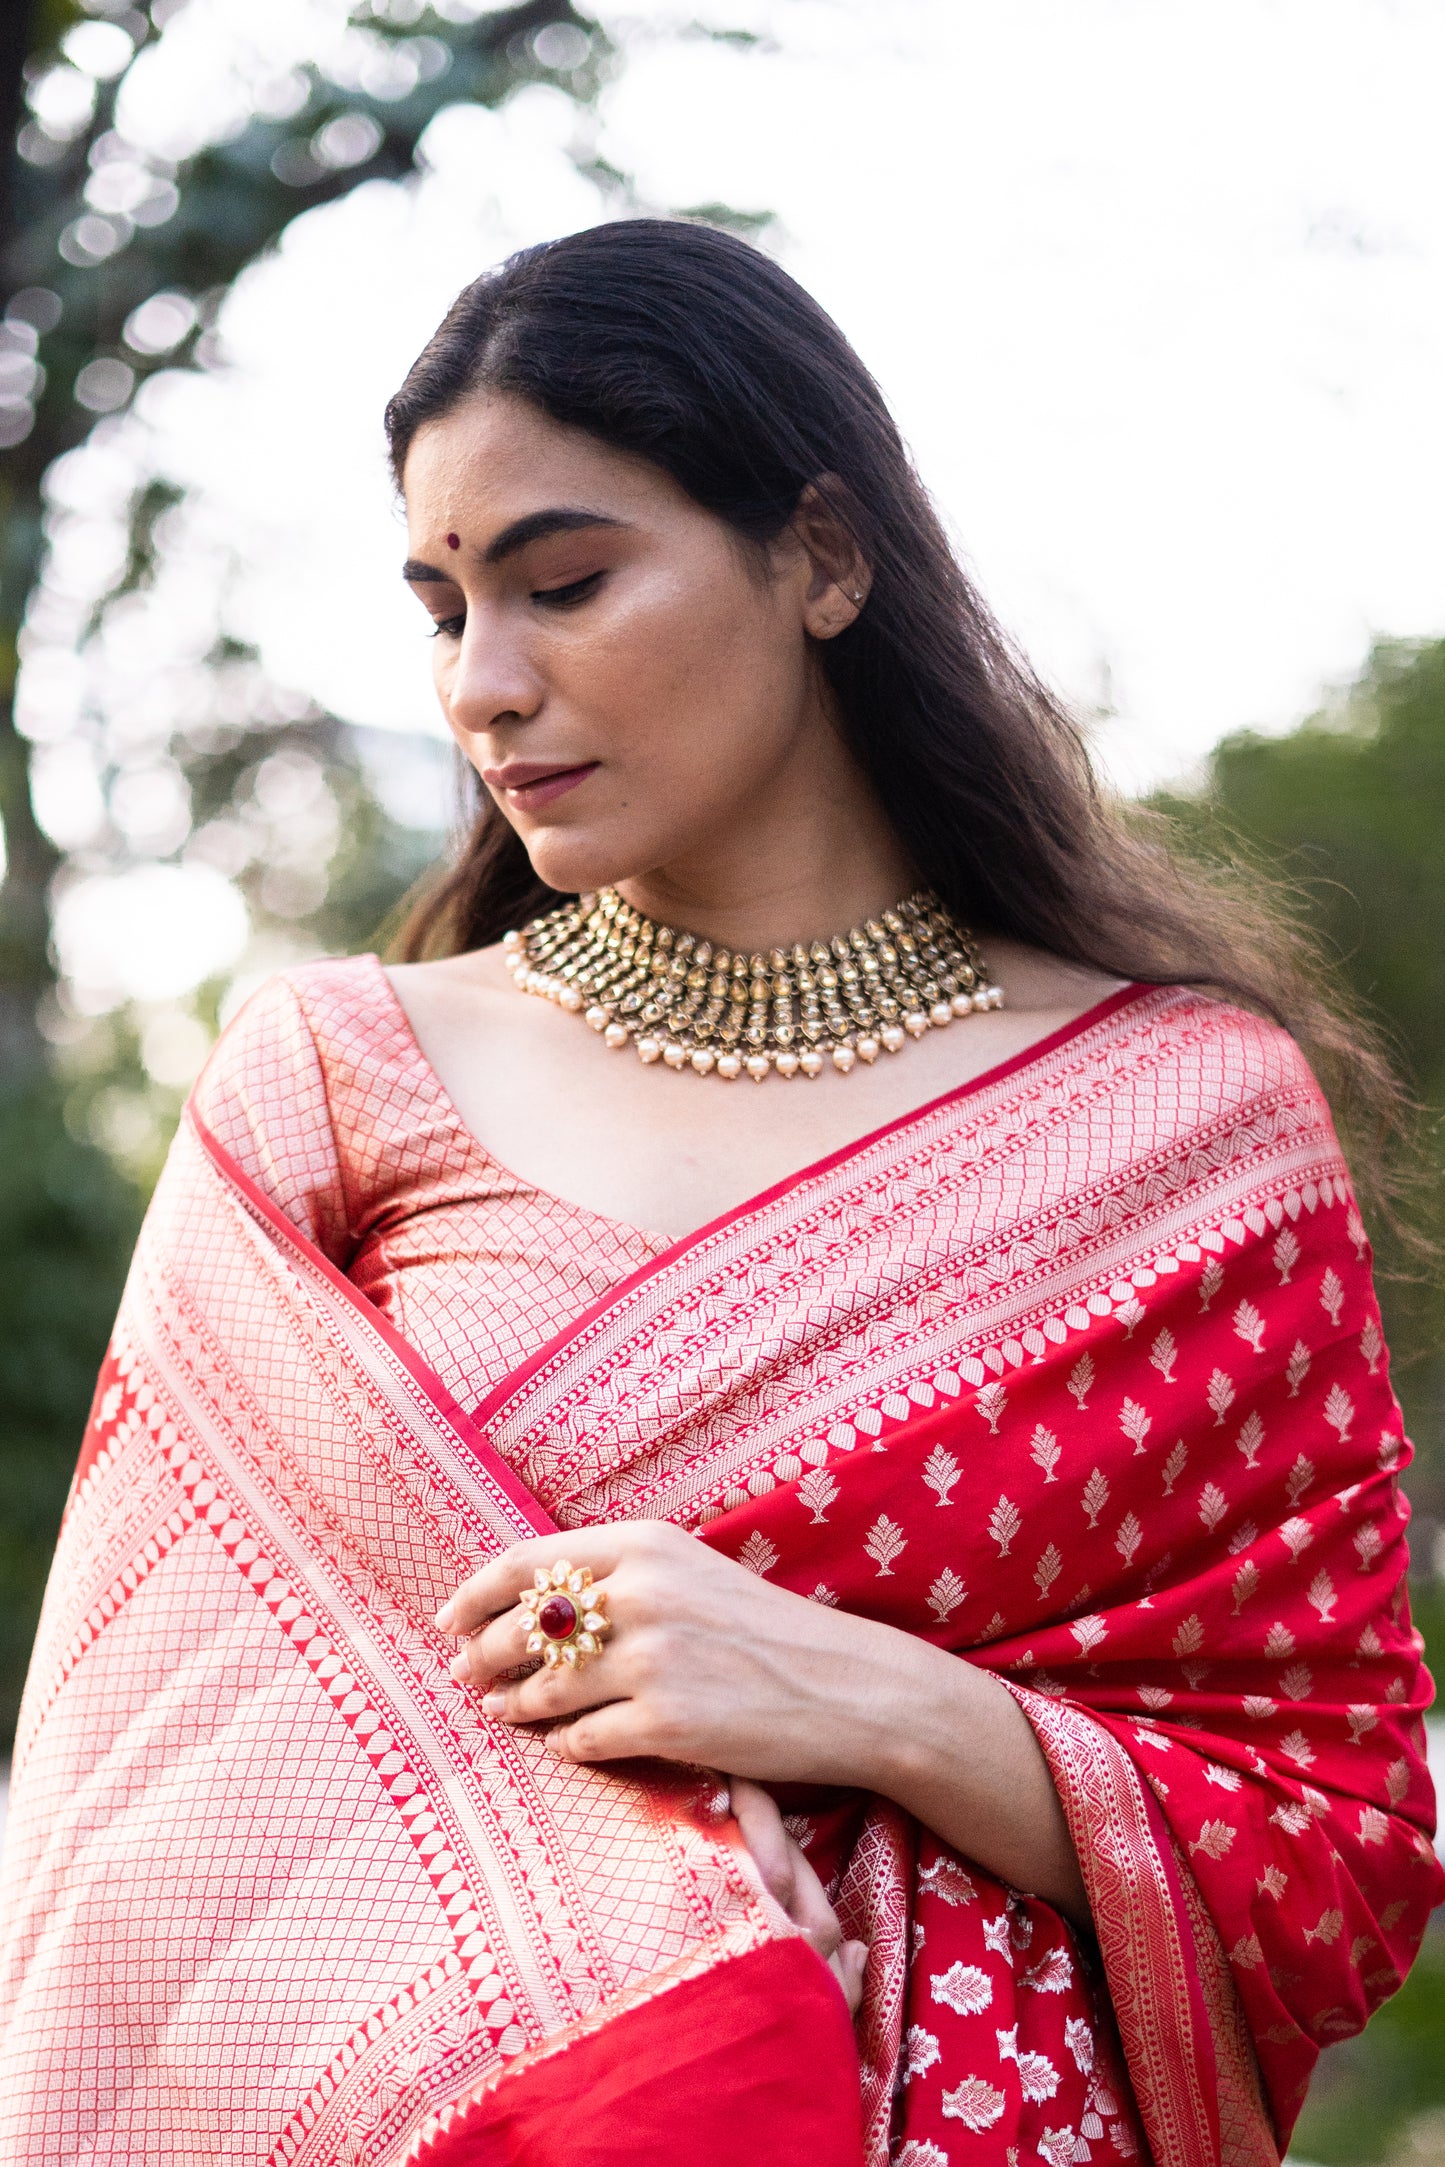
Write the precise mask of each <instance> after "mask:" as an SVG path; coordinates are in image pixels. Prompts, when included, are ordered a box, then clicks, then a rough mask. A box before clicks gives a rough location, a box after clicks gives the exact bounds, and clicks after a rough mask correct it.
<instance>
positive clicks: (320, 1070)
mask: <svg viewBox="0 0 1445 2167" xmlns="http://www.w3.org/2000/svg"><path fill="white" fill-rule="evenodd" d="M399 1020H400V1019H399V1018H398V1016H397V1013H396V1009H395V1002H394V1001H393V1000H392V999H391V998H390V994H389V988H388V984H387V980H386V975H385V973H384V971H383V970H382V968H381V965H380V963H379V962H378V960H377V958H376V957H375V956H374V955H363V956H347V957H339V958H324V959H320V960H317V961H312V962H306V963H302V964H296V965H293V966H291V967H290V968H288V969H286V970H283V971H278V972H276V973H275V974H274V975H273V976H272V977H270V978H268V979H266V980H265V981H264V982H263V983H262V984H261V985H260V986H259V987H257V989H256V990H255V992H253V993H252V994H251V995H250V997H249V999H247V1000H246V1001H245V1002H244V1003H243V1005H242V1006H241V1008H240V1009H238V1011H237V1012H236V1014H235V1016H234V1017H233V1018H232V1019H231V1021H230V1022H229V1023H228V1025H227V1027H226V1029H225V1030H224V1031H223V1032H222V1034H221V1037H220V1038H219V1040H218V1041H217V1043H216V1046H215V1049H214V1051H213V1052H212V1054H211V1057H210V1060H209V1061H208V1062H207V1064H206V1066H205V1068H204V1069H203V1070H202V1072H201V1075H200V1077H199V1079H198V1081H197V1083H196V1086H195V1089H194V1091H193V1092H192V1094H191V1108H192V1112H193V1114H194V1115H195V1117H196V1119H197V1120H199V1121H200V1122H201V1123H202V1124H203V1125H204V1126H205V1127H206V1128H207V1129H209V1130H210V1132H211V1134H212V1135H213V1136H214V1137H215V1138H216V1141H217V1142H218V1143H219V1144H220V1145H221V1146H222V1147H223V1149H224V1150H226V1151H228V1152H229V1153H230V1155H231V1157H232V1158H233V1159H235V1160H236V1162H237V1163H238V1165H239V1166H240V1167H241V1169H242V1171H243V1172H244V1173H246V1174H247V1175H249V1176H250V1178H251V1179H252V1180H253V1181H255V1182H256V1183H257V1184H258V1185H259V1186H260V1187H261V1188H262V1190H263V1191H264V1192H265V1193H266V1195H267V1196H268V1197H269V1198H270V1199H271V1201H272V1202H273V1203H274V1204H275V1205H276V1206H277V1208H278V1209H279V1210H281V1211H283V1212H284V1213H285V1214H286V1216H287V1217H288V1218H289V1219H291V1220H292V1221H293V1222H294V1223H295V1224H296V1225H298V1226H300V1227H301V1229H302V1231H303V1232H304V1233H306V1234H308V1235H309V1236H310V1237H311V1239H312V1240H314V1241H316V1242H318V1243H319V1244H320V1245H321V1247H322V1248H323V1249H324V1250H326V1252H327V1254H328V1255H330V1254H333V1253H334V1252H335V1251H336V1250H337V1249H338V1248H339V1247H341V1246H343V1245H344V1241H345V1238H346V1221H347V1217H348V1214H347V1210H346V1202H345V1187H346V1185H345V1181H344V1178H343V1168H342V1165H341V1160H340V1154H339V1152H338V1146H337V1136H336V1129H337V1124H336V1119H335V1113H336V1106H337V1102H338V1100H340V1101H342V1102H344V1101H345V1100H346V1099H347V1098H348V1097H349V1096H350V1094H351V1092H352V1091H353V1090H354V1088H355V1083H356V1079H357V1078H358V1076H362V1075H367V1074H370V1075H371V1076H372V1077H373V1078H374V1077H375V1074H376V1071H377V1068H378V1067H379V1066H381V1067H384V1066H385V1060H386V1055H387V1053H388V1051H390V1052H392V1054H393V1055H395V1053H396V1052H397V1050H398V1049H396V1048H390V1047H388V1043H387V1042H388V1039H389V1038H394V1037H395V1035H396V1027H397V1023H398V1021H399ZM403 1038H405V1031H404V1025H403Z"/></svg>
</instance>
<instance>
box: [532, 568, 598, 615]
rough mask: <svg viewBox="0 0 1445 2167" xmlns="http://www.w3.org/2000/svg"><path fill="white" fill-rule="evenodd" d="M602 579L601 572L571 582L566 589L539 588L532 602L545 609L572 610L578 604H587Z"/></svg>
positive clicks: (534, 593) (590, 573)
mask: <svg viewBox="0 0 1445 2167" xmlns="http://www.w3.org/2000/svg"><path fill="white" fill-rule="evenodd" d="M601 578H602V574H601V572H589V573H588V574H587V576H586V578H585V579H574V580H569V581H568V583H567V585H566V586H565V587H539V588H537V589H535V590H534V592H533V595H532V600H533V601H534V602H537V603H540V604H541V606H542V608H543V609H571V608H572V606H573V605H574V604H575V603H577V602H585V601H586V600H587V597H588V596H589V595H590V594H592V593H593V592H594V591H595V590H596V588H597V586H598V584H599V582H600V580H601Z"/></svg>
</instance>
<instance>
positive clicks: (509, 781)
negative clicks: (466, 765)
mask: <svg viewBox="0 0 1445 2167" xmlns="http://www.w3.org/2000/svg"><path fill="white" fill-rule="evenodd" d="M599 764H600V763H599V762H598V761H596V760H583V761H581V762H580V763H579V764H578V765H577V766H575V767H549V766H548V765H547V764H546V762H545V761H541V760H514V761H510V762H509V763H508V764H507V766H506V767H495V768H483V770H482V781H483V782H484V783H486V785H487V786H488V788H489V789H492V790H496V791H499V792H500V793H501V795H502V796H503V797H505V798H506V799H508V801H509V802H510V803H511V804H513V805H515V806H516V807H517V808H518V810H519V811H523V812H531V811H533V810H534V809H535V808H536V807H537V806H539V805H550V804H551V803H552V802H553V800H554V799H556V798H560V797H564V796H565V795H566V793H567V792H568V791H569V790H575V788H576V787H577V785H578V783H581V782H585V781H586V780H587V777H588V776H589V775H591V774H592V773H593V772H594V771H595V769H596V768H597V767H598V766H599Z"/></svg>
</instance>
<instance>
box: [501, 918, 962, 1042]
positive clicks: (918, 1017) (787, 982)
mask: <svg viewBox="0 0 1445 2167" xmlns="http://www.w3.org/2000/svg"><path fill="white" fill-rule="evenodd" d="M502 945H503V949H504V951H505V958H506V964H507V968H508V970H509V971H511V973H512V975H513V977H514V978H515V979H516V981H517V984H518V985H519V986H520V987H521V989H522V991H523V992H524V993H536V994H540V995H542V996H543V998H545V999H546V1000H549V1001H556V1002H557V1003H558V1004H559V1005H560V1006H561V1007H562V1008H566V1009H574V1010H583V1011H585V1013H586V1017H587V1021H588V1022H589V1023H590V1024H591V1026H592V1028H593V1030H594V1031H600V1032H601V1033H602V1036H603V1038H604V1039H605V1040H606V1041H607V1044H608V1045H609V1046H614V1047H621V1046H626V1045H629V1044H630V1045H632V1046H635V1048H636V1049H637V1053H638V1057H639V1059H641V1060H643V1061H665V1062H666V1063H667V1065H668V1067H669V1068H691V1069H694V1070H696V1072H697V1074H698V1075H699V1076H706V1075H708V1074H709V1073H710V1072H711V1071H712V1070H714V1069H715V1070H716V1071H717V1073H718V1075H719V1076H725V1077H728V1078H732V1077H734V1076H741V1075H742V1074H743V1072H744V1071H746V1072H747V1074H748V1075H749V1076H751V1077H752V1078H753V1080H754V1082H756V1083H761V1082H762V1080H763V1078H764V1077H765V1076H766V1075H767V1073H768V1071H769V1069H776V1070H777V1072H778V1074H779V1075H780V1076H797V1075H800V1074H801V1075H804V1076H818V1075H821V1073H822V1071H823V1068H824V1065H825V1063H827V1062H829V1061H831V1062H832V1064H833V1066H834V1068H835V1069H838V1070H839V1071H841V1073H842V1074H843V1075H845V1076H846V1075H847V1073H848V1071H849V1069H850V1068H852V1066H853V1064H854V1062H855V1061H867V1062H873V1061H876V1060H877V1058H878V1055H879V1053H880V1052H887V1053H897V1052H898V1050H899V1048H900V1047H901V1046H902V1045H903V1044H904V1043H905V1041H906V1040H907V1039H908V1038H922V1036H923V1034H924V1032H925V1031H928V1030H942V1028H943V1027H944V1025H945V1024H949V1023H952V1021H953V1019H954V1017H955V1016H967V1015H969V1014H970V1013H971V1012H972V1011H974V1010H978V1009H986V1008H1001V1007H1002V1006H1003V994H1002V992H1001V990H1000V989H999V987H997V986H995V985H992V984H991V983H990V982H989V975H988V969H987V966H986V965H985V963H984V960H983V958H982V956H981V955H980V954H979V952H978V950H977V948H976V947H975V946H974V943H973V939H972V937H971V935H969V934H968V933H966V932H965V931H964V929H963V927H962V926H960V925H958V924H957V923H956V921H955V920H954V919H953V918H951V917H950V916H949V914H948V912H947V911H946V910H945V909H944V907H943V905H942V904H941V903H940V902H939V900H938V898H937V896H935V895H932V894H930V893H928V892H927V891H926V890H925V891H923V892H921V893H919V894H918V895H911V896H909V897H908V898H907V899H906V900H905V901H904V902H902V903H900V904H899V905H898V906H897V908H896V909H895V910H885V911H884V913H883V917H882V921H881V923H880V922H879V921H878V920H877V919H875V918H870V919H868V921H867V923H866V924H864V925H861V926H855V927H854V928H853V930H852V931H851V932H850V933H840V934H837V935H835V937H834V938H833V939H832V940H831V941H827V942H824V941H813V942H812V943H811V944H810V945H809V946H807V947H805V946H804V945H803V944H802V943H801V942H799V943H797V944H796V945H795V946H793V947H791V948H773V949H769V950H766V951H763V952H760V953H758V954H755V955H743V954H738V953H735V952H734V951H733V950H732V949H730V948H718V947H715V946H714V944H713V943H712V942H711V941H705V940H700V939H699V938H698V936H697V935H696V934H695V933H678V932H675V931H674V929H673V928H672V927H671V926H665V925H658V924H656V923H655V922H654V921H653V920H652V919H651V918H644V917H643V916H642V914H641V913H640V912H639V911H635V910H633V908H632V907H631V905H630V904H628V903H624V902H623V900H622V897H621V896H620V895H619V894H618V893H617V890H616V889H615V888H603V889H601V890H600V892H599V893H598V894H596V895H594V896H583V897H582V898H581V899H580V900H579V901H578V902H576V903H564V904H562V905H561V906H560V908H558V909H557V910H553V911H549V912H548V913H547V915H546V916H545V917H544V918H534V919H533V921H532V923H531V924H530V925H529V926H528V927H527V928H526V930H525V932H522V933H508V934H507V935H506V938H505V939H504V941H503V944H502Z"/></svg>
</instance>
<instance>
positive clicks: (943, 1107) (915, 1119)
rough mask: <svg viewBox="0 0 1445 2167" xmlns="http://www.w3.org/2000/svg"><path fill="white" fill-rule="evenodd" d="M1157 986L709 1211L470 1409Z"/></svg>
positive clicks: (493, 1402)
mask: <svg viewBox="0 0 1445 2167" xmlns="http://www.w3.org/2000/svg"><path fill="white" fill-rule="evenodd" d="M1156 991H1157V988H1155V987H1153V986H1146V985H1137V984H1131V985H1127V986H1121V987H1120V988H1119V989H1118V991H1117V992H1114V993H1110V994H1107V995H1106V996H1105V997H1104V999H1103V1000H1102V1001H1097V1002H1095V1004H1094V1005H1093V1007H1092V1008H1087V1009H1085V1011H1084V1013H1083V1014H1082V1015H1080V1016H1076V1017H1075V1018H1074V1020H1073V1022H1072V1023H1066V1024H1062V1025H1061V1026H1060V1027H1059V1029H1058V1030H1057V1031H1051V1032H1049V1033H1048V1035H1047V1036H1046V1037H1044V1038H1040V1039H1037V1040H1036V1041H1035V1042H1034V1044H1033V1045H1031V1046H1026V1047H1025V1048H1024V1049H1023V1051H1022V1052H1021V1053H1016V1054H1014V1055H1012V1056H1011V1057H1010V1058H1009V1059H1008V1060H1007V1061H1000V1062H998V1063H997V1064H996V1065H995V1066H994V1067H993V1068H990V1069H985V1070H984V1071H983V1073H982V1075H979V1076H974V1077H971V1078H970V1079H969V1081H968V1082H967V1083H963V1084H959V1085H957V1086H956V1087H955V1088H954V1089H953V1090H952V1091H943V1092H940V1093H939V1095H938V1096H937V1097H936V1098H932V1099H928V1100H926V1101H925V1102H924V1104H923V1105H921V1106H915V1107H914V1108H912V1109H911V1111H910V1112H908V1113H906V1114H900V1115H899V1116H898V1118H897V1119H896V1120H895V1121H885V1122H883V1123H882V1124H881V1125H880V1126H879V1127H878V1128H876V1129H870V1130H869V1131H868V1132H867V1134H866V1135H863V1136H860V1137H857V1138H855V1139H854V1141H853V1142H852V1143H848V1144H842V1145H840V1146H839V1148H838V1149H837V1150H836V1151H831V1152H828V1153H826V1154H825V1156H824V1157H823V1158H821V1159H814V1160H811V1161H810V1162H809V1164H808V1165H806V1166H803V1167H800V1168H799V1169H798V1171H797V1172H796V1173H794V1174H785V1175H784V1176H783V1178H782V1180H781V1181H775V1182H773V1183H772V1184H771V1186H770V1187H768V1188H766V1189H761V1190H759V1192H758V1193H757V1195H756V1196H750V1197H748V1198H746V1199H745V1201H744V1202H743V1203H741V1204H738V1205H735V1206H734V1207H733V1209H732V1210H731V1211H725V1212H720V1213H719V1214H718V1216H717V1217H716V1218H715V1219H709V1220H708V1221H707V1222H706V1224H705V1225H703V1226H700V1227H697V1228H695V1229H694V1230H693V1232H692V1233H690V1234H684V1235H682V1236H681V1237H680V1238H679V1239H678V1240H677V1241H675V1242H673V1243H671V1244H670V1246H669V1247H668V1248H666V1249H663V1250H661V1251H659V1253H658V1254H657V1255H656V1256H655V1257H652V1258H650V1259H649V1260H648V1262H647V1263H646V1264H642V1265H639V1266H638V1268H637V1270H636V1271H635V1272H630V1273H629V1274H628V1275H627V1277H626V1278H625V1279H621V1280H619V1281H618V1283H617V1285H616V1286H615V1287H610V1288H609V1289H608V1291H607V1292H606V1293H605V1294H603V1295H600V1296H599V1297H598V1299H597V1300H596V1301H595V1302H591V1303H589V1304H588V1305H587V1307H586V1308H585V1309H582V1310H579V1311H578V1313H577V1315H576V1316H575V1317H572V1318H570V1319H569V1320H568V1322H567V1323H566V1324H565V1325H563V1326H562V1327H561V1328H560V1329H559V1330H558V1331H557V1332H556V1333H555V1334H554V1335H553V1337H552V1338H551V1339H549V1340H547V1341H546V1342H545V1343H544V1344H543V1345H542V1346H541V1347H539V1348H538V1349H537V1350H536V1352H535V1353H534V1354H532V1355H530V1356H529V1357H528V1358H527V1360H526V1361H525V1362H521V1363H519V1364H518V1366H517V1367H516V1368H515V1369H514V1370H512V1371H511V1372H509V1374H508V1375H507V1376H506V1377H504V1378H502V1379H501V1380H500V1381H499V1382H498V1383H497V1384H496V1385H494V1386H493V1387H492V1389H491V1390H490V1391H489V1392H488V1393H486V1394H485V1395H484V1397H483V1398H482V1399H481V1400H480V1401H479V1402H478V1404H477V1406H476V1407H475V1408H474V1409H473V1410H472V1419H473V1420H474V1421H475V1422H476V1423H478V1424H479V1425H482V1426H483V1427H485V1425H486V1424H487V1423H488V1422H489V1421H490V1420H491V1418H492V1416H493V1415H495V1414H496V1413H497V1411H498V1410H499V1409H500V1408H501V1407H503V1406H505V1405H506V1404H507V1403H508V1402H510V1401H511V1400H513V1399H514V1398H515V1397H516V1396H517V1394H518V1393H520V1392H521V1391H522V1390H523V1389H524V1388H525V1386H526V1385H528V1384H529V1383H530V1382H531V1380H532V1378H533V1377H534V1376H535V1375H536V1374H537V1372H538V1371H540V1370H542V1369H544V1368H546V1367H547V1366H548V1364H549V1363H551V1362H552V1361H553V1360H554V1359H555V1358H556V1356H557V1355H558V1354H560V1353H561V1352H562V1351H563V1350H564V1349H565V1348H566V1347H567V1346H569V1345H570V1344H571V1342H572V1341H573V1340H574V1338H575V1337H576V1336H577V1335H578V1334H579V1333H585V1332H586V1331H588V1330H589V1329H590V1328H591V1327H592V1326H593V1325H594V1324H596V1323H598V1322H600V1320H601V1319H602V1318H603V1317H605V1316H606V1315H607V1314H608V1312H609V1311H611V1310H612V1309H614V1308H616V1307H617V1306H618V1305H620V1304H622V1303H625V1302H627V1301H628V1300H629V1299H630V1298H631V1297H632V1296H633V1295H634V1294H636V1293H638V1292H639V1291H640V1290H641V1289H643V1288H645V1287H647V1286H649V1285H650V1284H651V1283H652V1282H653V1281H654V1280H657V1279H659V1278H660V1277H662V1276H663V1275H664V1274H666V1273H668V1272H670V1271H671V1270H672V1268H673V1267H674V1266H676V1265H679V1264H682V1263H683V1262H684V1261H685V1260H686V1259H687V1258H689V1257H690V1256H692V1255H693V1254H694V1252H696V1251H698V1250H700V1249H705V1248H708V1247H710V1246H711V1245H712V1244H713V1243H714V1242H716V1241H717V1239H718V1238H719V1237H720V1236H722V1235H725V1234H727V1233H728V1232H729V1231H730V1230H731V1229H733V1228H734V1227H739V1226H742V1225H745V1224H746V1223H748V1222H749V1221H751V1220H754V1219H756V1218H758V1217H759V1216H761V1215H763V1214H765V1213H767V1212H769V1211H771V1210H773V1209H774V1208H775V1207H777V1206H779V1205H781V1204H783V1203H785V1202H786V1201H787V1199H789V1198H791V1197H796V1196H797V1195H798V1194H799V1193H800V1192H802V1191H804V1190H806V1189H808V1188H810V1187H812V1186H814V1185H816V1184H819V1183H823V1182H825V1181H826V1180H827V1179H828V1178H829V1177H830V1176H832V1175H833V1174H836V1173H837V1172H839V1171H840V1170H841V1169H843V1168H845V1167H848V1166H850V1165H852V1164H853V1163H854V1162H855V1161H857V1160H861V1159H862V1158H864V1157H865V1156H866V1155H867V1154H868V1153H870V1152H872V1151H875V1150H877V1149H878V1148H879V1147H880V1146H881V1145H883V1144H885V1143H887V1142H888V1141H889V1139H890V1138H894V1137H902V1136H903V1135H905V1134H906V1133H907V1131H909V1130H910V1129H914V1128H918V1127H922V1126H923V1125H925V1124H927V1123H929V1122H932V1121H934V1120H935V1119H936V1118H937V1117H938V1116H939V1115H941V1114H943V1113H946V1112H947V1110H948V1109H949V1108H950V1107H953V1106H958V1105H961V1104H962V1103H963V1102H964V1101H965V1100H966V1099H971V1098H974V1097H976V1096H978V1095H979V1094H980V1093H983V1092H986V1091H992V1090H994V1089H995V1088H996V1087H998V1086H999V1085H1001V1084H1004V1083H1006V1082H1008V1081H1009V1079H1010V1078H1011V1077H1014V1076H1017V1075H1020V1074H1022V1073H1023V1072H1024V1071H1025V1070H1027V1069H1029V1068H1032V1067H1033V1066H1034V1065H1035V1064H1036V1063H1038V1062H1042V1061H1047V1060H1048V1059H1049V1058H1050V1056H1051V1055H1053V1054H1055V1053H1057V1052H1059V1051H1060V1049H1061V1048H1063V1047H1065V1046H1067V1045H1069V1044H1070V1042H1071V1041H1072V1040H1074V1039H1076V1038H1079V1037H1081V1036H1082V1035H1083V1033H1084V1032H1086V1031H1090V1030H1093V1029H1095V1028H1096V1027H1097V1026H1098V1025H1100V1024H1103V1023H1106V1022H1107V1021H1108V1020H1109V1019H1110V1018H1111V1017H1112V1016H1115V1015H1117V1014H1119V1013H1120V1012H1121V1011H1122V1010H1124V1009H1126V1008H1129V1007H1131V1006H1132V1005H1133V1004H1134V1003H1135V1002H1137V1001H1142V1000H1145V999H1147V998H1148V996H1149V995H1150V994H1152V993H1154V992H1156Z"/></svg>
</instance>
